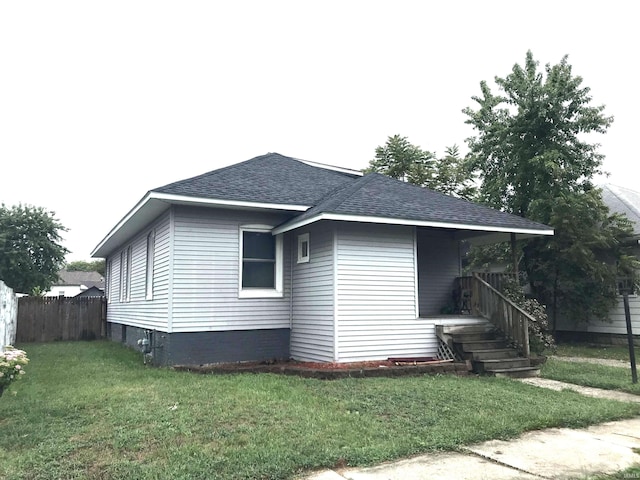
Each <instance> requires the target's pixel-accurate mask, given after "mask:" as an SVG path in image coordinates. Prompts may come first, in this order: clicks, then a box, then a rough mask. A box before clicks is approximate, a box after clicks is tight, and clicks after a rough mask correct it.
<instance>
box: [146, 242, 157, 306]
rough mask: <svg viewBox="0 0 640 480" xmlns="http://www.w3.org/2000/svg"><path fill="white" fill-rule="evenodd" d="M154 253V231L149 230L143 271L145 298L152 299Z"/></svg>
mask: <svg viewBox="0 0 640 480" xmlns="http://www.w3.org/2000/svg"><path fill="white" fill-rule="evenodd" d="M155 253H156V231H155V230H151V232H149V234H148V235H147V259H146V260H147V264H146V272H145V299H146V300H153V269H154V264H155Z"/></svg>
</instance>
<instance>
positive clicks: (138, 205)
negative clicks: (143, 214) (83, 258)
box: [91, 192, 151, 257]
mask: <svg viewBox="0 0 640 480" xmlns="http://www.w3.org/2000/svg"><path fill="white" fill-rule="evenodd" d="M150 194H151V192H147V194H146V195H145V196H144V197H142V199H141V200H140V201H139V202H138V203H136V205H135V206H134V207H133V208H132V209H131V210H129V213H127V214H126V215H125V216H124V217H123V218H122V220H120V221H119V222H118V223H117V224H116V226H115V227H113V228H112V229H111V230H110V231H109V233H107V235H106V236H105V237H104V238H103V239H102V240H101V241H100V243H98V245H97V246H96V247H95V248H94V249H93V251H92V252H91V257H94V256H95V255H96V253H97V252H98V251H99V250H100V249H101V248H102V247H103V246H104V244H105V243H107V241H108V240H109V239H110V238H111V237H113V235H114V234H115V233H116V232H117V231H118V230H120V229H121V228H122V226H123V225H124V224H125V223H127V222H128V221H129V220H130V219H131V218H132V217H133V216H134V215H135V214H136V213H137V212H138V211H139V210H140V209H141V208H142V207H143V206H144V205H145V204H146V203H147V202H148V201H149V196H150Z"/></svg>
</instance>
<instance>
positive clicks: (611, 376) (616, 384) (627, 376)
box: [540, 358, 640, 395]
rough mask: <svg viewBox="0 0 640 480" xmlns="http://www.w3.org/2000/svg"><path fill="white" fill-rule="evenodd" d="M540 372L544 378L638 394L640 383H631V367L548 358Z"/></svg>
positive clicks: (639, 393)
mask: <svg viewBox="0 0 640 480" xmlns="http://www.w3.org/2000/svg"><path fill="white" fill-rule="evenodd" d="M540 373H541V376H542V377H544V378H550V379H552V380H559V381H561V382H568V383H575V384H577V385H585V386H587V387H596V388H604V389H606V390H619V391H621V392H628V393H633V394H635V395H640V383H636V384H633V383H631V369H629V368H622V367H609V366H605V365H597V364H592V363H584V362H566V361H562V360H555V359H553V358H550V359H548V360H547V361H546V363H545V364H544V365H543V367H542V369H541V371H540Z"/></svg>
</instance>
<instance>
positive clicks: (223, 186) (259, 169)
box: [152, 153, 360, 206]
mask: <svg viewBox="0 0 640 480" xmlns="http://www.w3.org/2000/svg"><path fill="white" fill-rule="evenodd" d="M359 177H360V176H359V175H356V174H348V173H343V172H338V171H334V170H328V169H326V168H319V167H314V166H311V165H307V164H306V163H303V162H302V161H300V160H296V159H294V158H291V157H285V156H284V155H280V154H278V153H268V154H266V155H262V156H259V157H255V158H253V159H251V160H247V161H245V162H242V163H237V164H235V165H231V166H229V167H225V168H221V169H219V170H214V171H212V172H208V173H205V174H203V175H199V176H197V177H193V178H188V179H186V180H181V181H179V182H175V183H170V184H169V185H165V186H163V187H160V188H156V189H154V190H152V192H158V193H167V194H173V195H182V196H188V197H198V198H207V199H220V200H234V201H245V202H256V203H278V204H286V205H306V206H312V205H315V204H317V203H318V202H320V201H321V200H322V198H324V197H325V196H326V195H327V194H329V193H330V192H332V191H333V190H335V189H337V188H339V187H342V186H344V185H345V184H348V183H350V182H352V181H353V180H354V179H355V178H359Z"/></svg>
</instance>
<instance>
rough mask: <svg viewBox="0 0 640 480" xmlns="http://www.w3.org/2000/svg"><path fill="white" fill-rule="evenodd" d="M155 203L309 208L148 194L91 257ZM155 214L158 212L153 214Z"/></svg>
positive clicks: (288, 208) (305, 208)
mask: <svg viewBox="0 0 640 480" xmlns="http://www.w3.org/2000/svg"><path fill="white" fill-rule="evenodd" d="M157 201H160V202H164V203H165V204H167V205H169V204H173V205H193V206H203V207H216V206H219V207H222V208H241V209H249V210H286V211H294V212H304V211H306V210H308V209H309V208H311V207H310V206H308V205H289V204H284V203H263V202H245V201H239V200H222V199H216V198H201V197H189V196H185V195H172V194H167V193H159V192H148V193H147V194H146V195H145V196H144V197H143V198H142V199H141V200H140V201H139V202H138V203H137V204H136V205H135V207H133V208H132V209H131V210H130V211H129V213H127V214H126V215H125V216H124V217H123V218H122V220H120V221H119V222H118V223H117V224H116V226H115V227H113V228H112V229H111V231H110V232H109V233H108V234H107V235H106V236H105V237H104V238H103V239H102V241H101V242H100V243H99V244H98V245H97V246H96V247H95V248H94V249H93V251H92V252H91V256H92V257H94V256H96V254H97V253H98V252H99V251H100V250H101V249H102V247H104V246H105V244H106V243H107V242H108V241H109V240H110V239H111V238H113V236H114V235H115V234H116V233H117V232H119V231H120V230H121V229H122V227H124V226H125V225H126V224H127V223H129V222H130V221H131V220H132V219H133V218H134V217H136V216H137V215H139V214H141V213H142V211H144V210H145V208H147V207H149V206H150V205H151V204H152V203H156V204H157V203H158V202H157ZM154 213H155V214H157V213H158V212H154Z"/></svg>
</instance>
